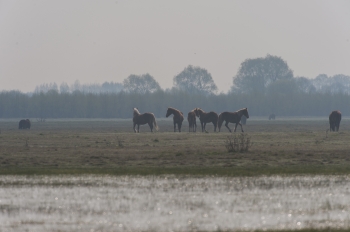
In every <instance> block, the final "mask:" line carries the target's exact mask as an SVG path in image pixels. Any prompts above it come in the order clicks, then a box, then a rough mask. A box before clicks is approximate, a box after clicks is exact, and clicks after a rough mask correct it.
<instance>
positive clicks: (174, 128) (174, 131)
mask: <svg viewBox="0 0 350 232" xmlns="http://www.w3.org/2000/svg"><path fill="white" fill-rule="evenodd" d="M174 132H176V122H174Z"/></svg>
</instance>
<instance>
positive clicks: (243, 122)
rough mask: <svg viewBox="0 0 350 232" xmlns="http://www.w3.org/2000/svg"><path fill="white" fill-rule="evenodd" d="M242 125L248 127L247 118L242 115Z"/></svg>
mask: <svg viewBox="0 0 350 232" xmlns="http://www.w3.org/2000/svg"><path fill="white" fill-rule="evenodd" d="M241 123H242V125H246V124H247V118H246V117H245V116H244V115H242V118H241Z"/></svg>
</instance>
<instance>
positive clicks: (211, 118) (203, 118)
mask: <svg viewBox="0 0 350 232" xmlns="http://www.w3.org/2000/svg"><path fill="white" fill-rule="evenodd" d="M194 112H196V115H197V117H199V121H200V122H201V125H202V132H204V131H205V132H207V131H206V129H205V125H206V124H207V123H209V122H212V123H213V125H214V131H215V132H216V127H217V126H218V119H219V116H218V114H217V113H215V112H213V111H211V112H209V113H206V112H204V111H203V110H202V109H201V108H196V109H194Z"/></svg>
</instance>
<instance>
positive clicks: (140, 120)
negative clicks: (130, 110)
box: [132, 108, 158, 133]
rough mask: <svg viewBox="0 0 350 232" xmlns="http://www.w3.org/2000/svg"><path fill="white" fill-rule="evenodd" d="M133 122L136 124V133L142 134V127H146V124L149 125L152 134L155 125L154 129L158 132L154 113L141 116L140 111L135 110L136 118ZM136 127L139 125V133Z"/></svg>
mask: <svg viewBox="0 0 350 232" xmlns="http://www.w3.org/2000/svg"><path fill="white" fill-rule="evenodd" d="M132 121H133V122H134V131H135V133H136V132H139V133H140V125H144V124H146V123H148V125H149V127H150V128H151V132H153V124H154V127H155V128H156V130H158V126H157V122H156V118H155V117H154V114H152V113H144V114H140V112H139V111H138V109H137V108H134V117H133V119H132ZM136 125H137V131H136V129H135V127H136Z"/></svg>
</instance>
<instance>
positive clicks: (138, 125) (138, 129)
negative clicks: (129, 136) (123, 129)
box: [137, 124, 140, 133]
mask: <svg viewBox="0 0 350 232" xmlns="http://www.w3.org/2000/svg"><path fill="white" fill-rule="evenodd" d="M137 132H138V133H140V124H137Z"/></svg>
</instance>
